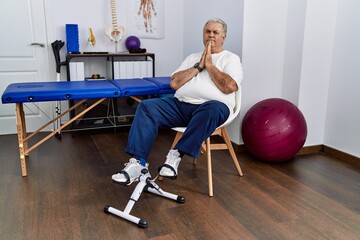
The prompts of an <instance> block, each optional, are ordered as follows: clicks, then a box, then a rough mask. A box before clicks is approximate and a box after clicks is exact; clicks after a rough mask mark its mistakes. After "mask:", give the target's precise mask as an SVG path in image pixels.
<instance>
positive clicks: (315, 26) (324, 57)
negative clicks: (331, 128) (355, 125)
mask: <svg viewBox="0 0 360 240" xmlns="http://www.w3.org/2000/svg"><path fill="white" fill-rule="evenodd" d="M337 2H338V0H318V1H307V9H306V20H305V33H304V45H303V59H302V69H301V83H300V89H299V105H298V106H299V108H300V110H301V111H302V113H303V114H304V116H305V119H306V121H307V126H308V137H307V140H306V143H305V145H318V144H323V143H324V142H323V137H324V130H325V117H326V108H327V101H328V88H329V81H330V71H331V62H332V53H333V47H334V36H335V26H336V15H337ZM320 14H321V17H319V15H320Z"/></svg>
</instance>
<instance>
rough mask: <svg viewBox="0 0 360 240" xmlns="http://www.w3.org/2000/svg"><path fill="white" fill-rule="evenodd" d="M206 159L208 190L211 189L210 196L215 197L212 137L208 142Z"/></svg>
mask: <svg viewBox="0 0 360 240" xmlns="http://www.w3.org/2000/svg"><path fill="white" fill-rule="evenodd" d="M205 142H206V159H207V166H208V188H209V196H210V197H212V196H214V191H213V180H212V164H211V148H210V137H208V138H207V139H206V140H205Z"/></svg>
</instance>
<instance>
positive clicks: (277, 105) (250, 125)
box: [241, 98, 307, 162]
mask: <svg viewBox="0 0 360 240" xmlns="http://www.w3.org/2000/svg"><path fill="white" fill-rule="evenodd" d="M241 134H242V138H243V141H244V145H245V147H246V148H247V149H248V150H249V151H250V152H251V153H252V154H253V155H254V156H256V157H258V158H259V159H262V160H264V161H268V162H283V161H287V160H290V159H291V158H293V157H294V156H295V155H296V154H297V153H298V152H299V150H300V149H301V148H302V147H303V145H304V143H305V140H306V136H307V126H306V121H305V118H304V116H303V114H302V113H301V112H300V110H299V109H298V108H297V107H296V106H295V105H294V104H292V103H291V102H289V101H287V100H284V99H280V98H270V99H265V100H263V101H260V102H258V103H257V104H255V105H254V106H252V107H251V108H250V109H249V110H248V112H247V113H246V114H245V116H244V119H243V122H242V126H241Z"/></svg>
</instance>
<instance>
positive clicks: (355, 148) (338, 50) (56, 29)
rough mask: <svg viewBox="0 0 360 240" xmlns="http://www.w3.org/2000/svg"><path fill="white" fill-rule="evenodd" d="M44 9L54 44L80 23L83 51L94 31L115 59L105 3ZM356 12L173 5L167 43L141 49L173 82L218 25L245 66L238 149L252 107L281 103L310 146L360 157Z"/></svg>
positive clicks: (353, 5)
mask: <svg viewBox="0 0 360 240" xmlns="http://www.w3.org/2000/svg"><path fill="white" fill-rule="evenodd" d="M44 1H45V2H46V12H47V14H46V15H47V24H48V36H49V39H48V42H49V43H51V42H53V41H54V40H56V39H61V40H65V28H64V26H65V24H66V23H77V24H79V27H80V38H81V39H82V40H81V41H82V46H84V43H86V39H87V37H88V28H89V27H90V26H91V27H93V29H94V31H95V35H96V37H97V40H98V45H97V46H96V47H97V49H96V50H97V51H111V47H112V46H111V44H110V43H109V41H108V39H107V37H106V36H105V34H103V31H104V30H105V27H107V26H109V25H110V23H111V16H110V7H109V6H108V3H107V2H106V4H104V2H102V1H92V3H91V4H88V1H86V0H77V1H70V0H63V1H51V0H44ZM116 3H117V6H118V19H119V22H120V24H121V25H125V26H126V18H125V15H126V13H125V12H126V0H117V2H116ZM359 4H360V2H359V1H358V0H318V1H305V0H271V1H262V0H240V1H237V0H224V1H222V2H221V3H220V2H218V1H216V2H214V1H207V0H198V1H184V0H180V1H175V0H169V1H165V38H164V39H142V47H145V48H147V49H148V51H149V52H154V53H156V75H157V76H164V75H170V73H171V72H172V71H173V70H174V69H175V68H177V67H178V65H179V64H180V62H181V61H182V60H183V59H184V57H185V56H187V55H188V54H189V53H191V52H197V51H201V50H202V48H203V46H202V33H201V32H202V27H203V24H204V22H205V21H206V20H207V19H209V18H213V17H220V18H222V19H224V20H225V21H226V22H227V23H228V26H229V32H228V38H227V41H226V43H225V47H226V48H227V49H228V50H230V51H233V52H235V53H237V54H239V55H240V56H241V57H242V62H243V66H244V82H243V107H242V111H241V114H240V117H238V118H237V119H236V120H235V121H234V122H233V124H232V125H231V126H230V127H229V128H230V129H229V130H230V132H231V138H232V140H233V141H234V142H235V143H238V144H241V143H242V139H241V134H240V125H241V121H242V118H243V116H244V115H245V113H246V111H247V110H248V109H249V108H250V107H251V106H252V105H253V104H255V103H256V102H258V101H260V100H263V99H266V98H270V97H282V98H285V99H288V100H290V101H291V102H293V103H294V104H296V105H298V107H299V108H300V110H301V111H302V112H303V114H304V116H305V118H306V121H307V124H308V138H307V141H306V143H305V146H311V145H318V144H325V145H328V146H331V147H334V148H336V149H339V150H341V151H344V152H347V153H349V154H353V155H355V156H360V152H359V151H360V148H359V145H360V125H359V124H358V122H360V108H359V103H360V99H359V94H358V90H359V75H360V74H359V65H358V63H359V62H360V59H359V58H360V57H359V56H360V49H359V44H358V43H359V42H360V41H359V40H360V27H359V23H360V19H359V18H360V17H359V16H360V6H359ZM84 6H86V8H84ZM83 9H86V11H85V10H83ZM200 12H201V14H199V13H200ZM64 51H65V50H64ZM82 51H85V50H82ZM51 57H52V56H51ZM54 74H55V73H54Z"/></svg>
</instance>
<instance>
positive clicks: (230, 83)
mask: <svg viewBox="0 0 360 240" xmlns="http://www.w3.org/2000/svg"><path fill="white" fill-rule="evenodd" d="M206 69H207V71H208V73H209V76H210V78H211V80H212V81H213V82H214V83H215V85H216V86H217V87H218V88H219V89H220V91H221V92H223V93H225V94H229V93H232V92H235V91H236V90H237V89H238V86H237V84H236V81H235V80H234V79H233V78H232V77H230V75H229V74H227V73H224V72H221V71H220V70H219V69H218V68H217V67H215V66H214V65H212V66H208V67H207V68H206Z"/></svg>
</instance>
